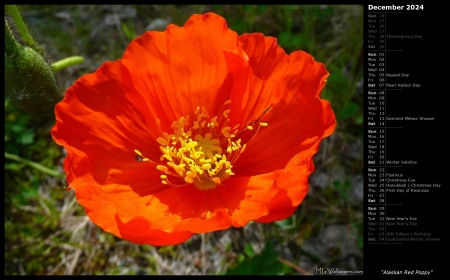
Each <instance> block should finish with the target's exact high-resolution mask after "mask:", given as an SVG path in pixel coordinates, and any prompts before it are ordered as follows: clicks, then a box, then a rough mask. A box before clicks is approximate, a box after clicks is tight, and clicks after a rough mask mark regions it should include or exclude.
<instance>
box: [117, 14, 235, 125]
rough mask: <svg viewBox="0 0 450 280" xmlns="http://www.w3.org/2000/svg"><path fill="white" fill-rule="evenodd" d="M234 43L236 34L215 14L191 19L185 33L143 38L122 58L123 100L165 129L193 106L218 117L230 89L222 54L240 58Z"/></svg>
mask: <svg viewBox="0 0 450 280" xmlns="http://www.w3.org/2000/svg"><path fill="white" fill-rule="evenodd" d="M236 41H237V34H236V33H235V32H234V31H231V30H230V29H228V28H227V25H226V21H225V20H224V19H223V18H222V17H220V16H218V15H216V14H213V13H206V14H202V15H193V16H192V17H191V18H189V20H188V21H187V22H186V23H185V25H184V27H178V26H175V25H169V26H168V27H167V29H166V31H165V32H154V31H150V32H146V33H145V34H144V35H142V36H140V37H139V38H137V39H136V40H134V41H133V42H132V43H131V44H130V45H129V46H128V48H127V50H126V51H125V54H124V56H123V64H124V65H125V68H126V69H127V72H126V74H125V75H124V79H125V80H126V83H125V85H130V86H129V87H127V94H128V95H129V96H130V99H131V100H132V102H133V104H134V105H135V106H136V108H137V109H138V111H140V112H148V111H149V109H150V113H151V114H152V115H154V116H158V118H159V119H160V120H161V123H162V124H163V125H164V124H166V127H164V128H168V127H170V124H171V123H172V122H173V121H174V120H177V119H178V118H180V117H181V116H186V115H189V114H192V112H193V110H195V108H196V107H197V106H205V107H206V109H207V111H209V112H215V111H218V110H219V109H220V108H221V107H222V105H223V102H224V101H226V100H227V99H228V97H229V94H230V93H229V87H230V86H231V85H232V84H231V83H230V81H229V79H228V71H227V67H226V61H225V57H224V51H227V52H232V53H237V54H238V53H239V52H240V51H239V49H238V48H237V46H236ZM167 124H168V127H167Z"/></svg>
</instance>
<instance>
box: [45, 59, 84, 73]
mask: <svg viewBox="0 0 450 280" xmlns="http://www.w3.org/2000/svg"><path fill="white" fill-rule="evenodd" d="M83 62H84V58H83V57H82V56H71V57H67V58H64V59H61V60H59V61H56V62H55V63H53V64H52V65H50V66H51V67H52V69H53V71H55V72H58V71H60V70H62V69H64V68H67V67H69V66H72V65H77V64H81V63H83Z"/></svg>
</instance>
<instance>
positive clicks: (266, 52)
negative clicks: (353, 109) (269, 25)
mask: <svg viewBox="0 0 450 280" xmlns="http://www.w3.org/2000/svg"><path fill="white" fill-rule="evenodd" d="M239 40H240V42H242V48H243V50H244V51H245V52H246V53H247V55H248V57H249V63H250V65H251V68H252V71H253V74H254V76H253V79H252V81H251V83H252V85H251V88H250V90H249V91H248V92H247V95H249V96H248V97H246V96H245V95H242V97H241V98H242V102H245V104H247V106H248V110H253V112H260V113H259V114H262V113H263V112H264V111H266V109H265V108H269V107H271V109H270V110H269V111H267V113H266V114H265V115H263V116H262V117H261V120H260V121H264V122H267V123H268V124H269V125H268V127H262V128H261V129H260V130H259V131H258V134H257V135H256V137H254V138H253V139H252V140H251V141H250V142H248V143H247V148H246V150H245V156H242V157H241V158H240V159H239V161H238V162H236V164H235V169H236V170H239V175H240V176H249V175H250V176H251V175H255V174H262V173H267V172H272V171H274V170H277V169H282V168H284V167H285V166H286V164H287V163H288V162H289V160H290V159H291V158H292V157H293V156H295V155H296V154H298V153H299V152H301V151H305V150H308V151H309V152H308V153H304V154H305V155H308V157H311V156H312V155H314V154H315V153H316V152H317V148H318V145H316V144H317V143H318V142H320V141H321V139H323V138H324V137H326V136H328V135H330V134H331V133H332V132H333V131H334V128H335V126H336V119H335V115H334V113H333V111H332V109H331V107H330V104H329V102H328V101H326V100H323V99H320V92H321V90H322V89H323V87H324V85H325V81H326V78H327V77H328V72H327V71H326V69H325V67H324V65H323V64H321V63H318V62H316V61H314V59H313V57H311V56H310V55H309V54H307V53H305V52H302V51H297V52H294V53H292V54H290V55H289V56H287V55H286V54H285V53H284V51H282V49H281V48H280V47H279V46H278V45H276V41H275V39H274V38H271V37H264V36H262V35H261V34H249V35H245V36H244V35H243V36H241V37H239ZM259 47H260V48H259ZM237 98H238V96H236V99H237ZM233 100H235V99H233ZM253 108H257V109H253ZM252 116H253V118H255V117H256V116H258V114H256V115H255V113H252ZM287 132H288V133H287ZM248 134H249V135H253V134H251V133H248ZM247 139H248V138H247ZM306 159H307V158H305V160H306Z"/></svg>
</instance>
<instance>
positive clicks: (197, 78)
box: [51, 13, 336, 246]
mask: <svg viewBox="0 0 450 280" xmlns="http://www.w3.org/2000/svg"><path fill="white" fill-rule="evenodd" d="M327 76H328V72H327V71H326V69H325V66H324V65H323V64H321V63H318V62H315V61H314V59H313V57H311V55H309V54H307V53H305V52H303V51H296V52H293V53H292V54H290V55H287V54H286V53H285V51H284V50H283V49H282V48H281V47H280V46H278V44H277V41H276V39H275V38H273V37H266V36H264V35H263V34H261V33H253V34H243V35H241V36H238V35H237V34H236V33H235V32H234V31H232V30H230V29H228V28H227V24H226V21H225V20H224V19H223V18H222V17H221V16H219V15H217V14H214V13H205V14H196V15H193V16H191V17H190V18H189V19H188V20H187V22H186V23H185V25H184V26H183V27H178V26H175V25H172V24H171V25H169V26H168V27H167V29H166V30H165V31H164V32H155V31H149V32H146V33H144V34H143V35H142V36H140V37H139V38H137V39H135V40H134V41H132V42H131V43H130V45H129V46H128V48H127V49H126V51H125V53H124V55H123V57H122V58H121V59H119V60H116V61H114V62H106V63H104V64H103V65H102V66H101V67H100V68H99V69H98V70H97V71H96V72H95V73H92V74H86V75H83V76H82V77H80V78H79V79H78V80H77V81H76V82H75V83H74V84H73V85H72V86H71V87H70V88H69V89H68V90H67V92H66V94H65V97H64V99H63V100H62V101H61V102H60V103H58V105H57V106H56V108H55V113H56V124H55V126H54V127H53V128H52V130H51V133H52V136H53V138H54V140H55V141H56V143H58V144H60V145H62V146H64V147H65V148H66V150H67V158H66V159H65V161H64V169H65V172H66V175H67V181H68V184H69V189H73V190H75V192H76V198H77V200H78V202H79V203H80V204H81V205H82V206H83V207H84V208H85V210H86V213H87V215H88V216H89V217H90V219H91V220H92V221H93V222H94V223H95V224H97V225H99V226H100V227H101V228H103V229H104V230H105V231H107V232H111V233H113V234H114V235H116V236H118V237H121V238H123V239H126V240H129V241H132V242H134V243H140V244H152V245H156V246H161V245H170V244H177V243H181V242H184V241H186V240H187V239H189V238H190V237H191V236H192V235H193V234H196V233H205V232H212V231H217V230H223V229H227V228H229V227H232V226H233V227H242V226H245V225H246V224H247V223H248V222H250V221H257V222H263V223H267V222H272V221H276V220H281V219H284V218H287V217H289V216H290V215H292V214H293V213H294V211H295V210H296V208H297V207H298V205H299V204H300V203H301V202H302V200H303V198H304V197H305V195H306V193H307V190H308V176H309V174H310V173H311V172H313V170H314V165H313V160H312V157H313V155H314V154H315V153H317V150H318V148H319V144H320V142H321V140H322V139H323V138H324V137H327V136H329V135H330V134H331V133H332V132H333V131H334V129H335V126H336V119H335V116H334V113H333V111H332V109H331V107H330V104H329V102H328V101H326V100H322V99H321V98H320V92H321V90H322V89H323V87H324V85H325V82H326V78H327Z"/></svg>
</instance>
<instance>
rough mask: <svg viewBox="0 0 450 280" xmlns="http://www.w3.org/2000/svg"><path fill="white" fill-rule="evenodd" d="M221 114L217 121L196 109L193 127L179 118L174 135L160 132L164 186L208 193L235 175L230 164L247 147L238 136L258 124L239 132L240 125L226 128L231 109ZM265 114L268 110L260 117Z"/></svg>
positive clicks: (187, 121) (174, 126)
mask: <svg viewBox="0 0 450 280" xmlns="http://www.w3.org/2000/svg"><path fill="white" fill-rule="evenodd" d="M230 103H231V101H227V102H225V104H224V105H225V106H227V105H229V104H230ZM222 111H223V112H222V114H221V115H220V117H217V116H215V117H212V118H211V117H210V116H209V114H208V112H207V111H206V109H205V107H197V108H196V110H195V111H194V119H195V120H194V121H193V122H192V124H191V123H190V121H189V116H186V117H181V118H180V119H178V120H177V121H174V122H173V123H172V126H171V128H172V129H173V133H170V134H169V133H167V132H163V133H162V136H161V137H158V139H157V142H158V143H159V144H160V145H161V146H160V150H161V153H162V155H161V157H160V161H161V162H162V164H158V165H157V166H156V168H157V169H158V170H160V171H162V172H163V173H164V174H162V175H161V182H162V183H163V184H165V185H169V186H183V185H186V184H194V185H195V186H196V187H197V188H199V189H201V190H208V189H212V188H215V187H216V186H217V185H221V184H222V182H223V181H224V180H226V179H227V178H229V177H230V176H232V175H234V173H233V170H232V169H233V164H234V163H235V162H236V160H237V159H238V158H239V156H240V155H241V154H242V153H243V152H244V150H245V147H246V144H242V143H241V142H242V141H241V139H240V138H238V137H237V135H240V134H241V133H242V132H244V131H246V130H250V131H251V130H253V126H252V125H254V124H256V123H258V121H259V119H260V118H258V119H257V120H256V121H253V122H251V123H250V124H249V125H248V126H246V128H244V129H243V130H241V131H239V130H238V128H239V127H240V125H239V124H238V125H235V126H234V127H230V126H229V122H230V119H229V117H228V114H229V113H230V109H226V110H223V109H222ZM267 111H268V109H267V110H266V111H264V113H263V114H265V113H266V112H267ZM259 126H267V123H261V122H259ZM258 130H259V127H258ZM256 132H257V131H256ZM255 135H256V133H255ZM252 139H253V138H252ZM135 152H136V154H137V155H138V157H139V158H140V159H142V160H143V161H150V160H149V159H148V158H145V157H143V155H142V154H141V153H140V152H139V151H138V150H135Z"/></svg>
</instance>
